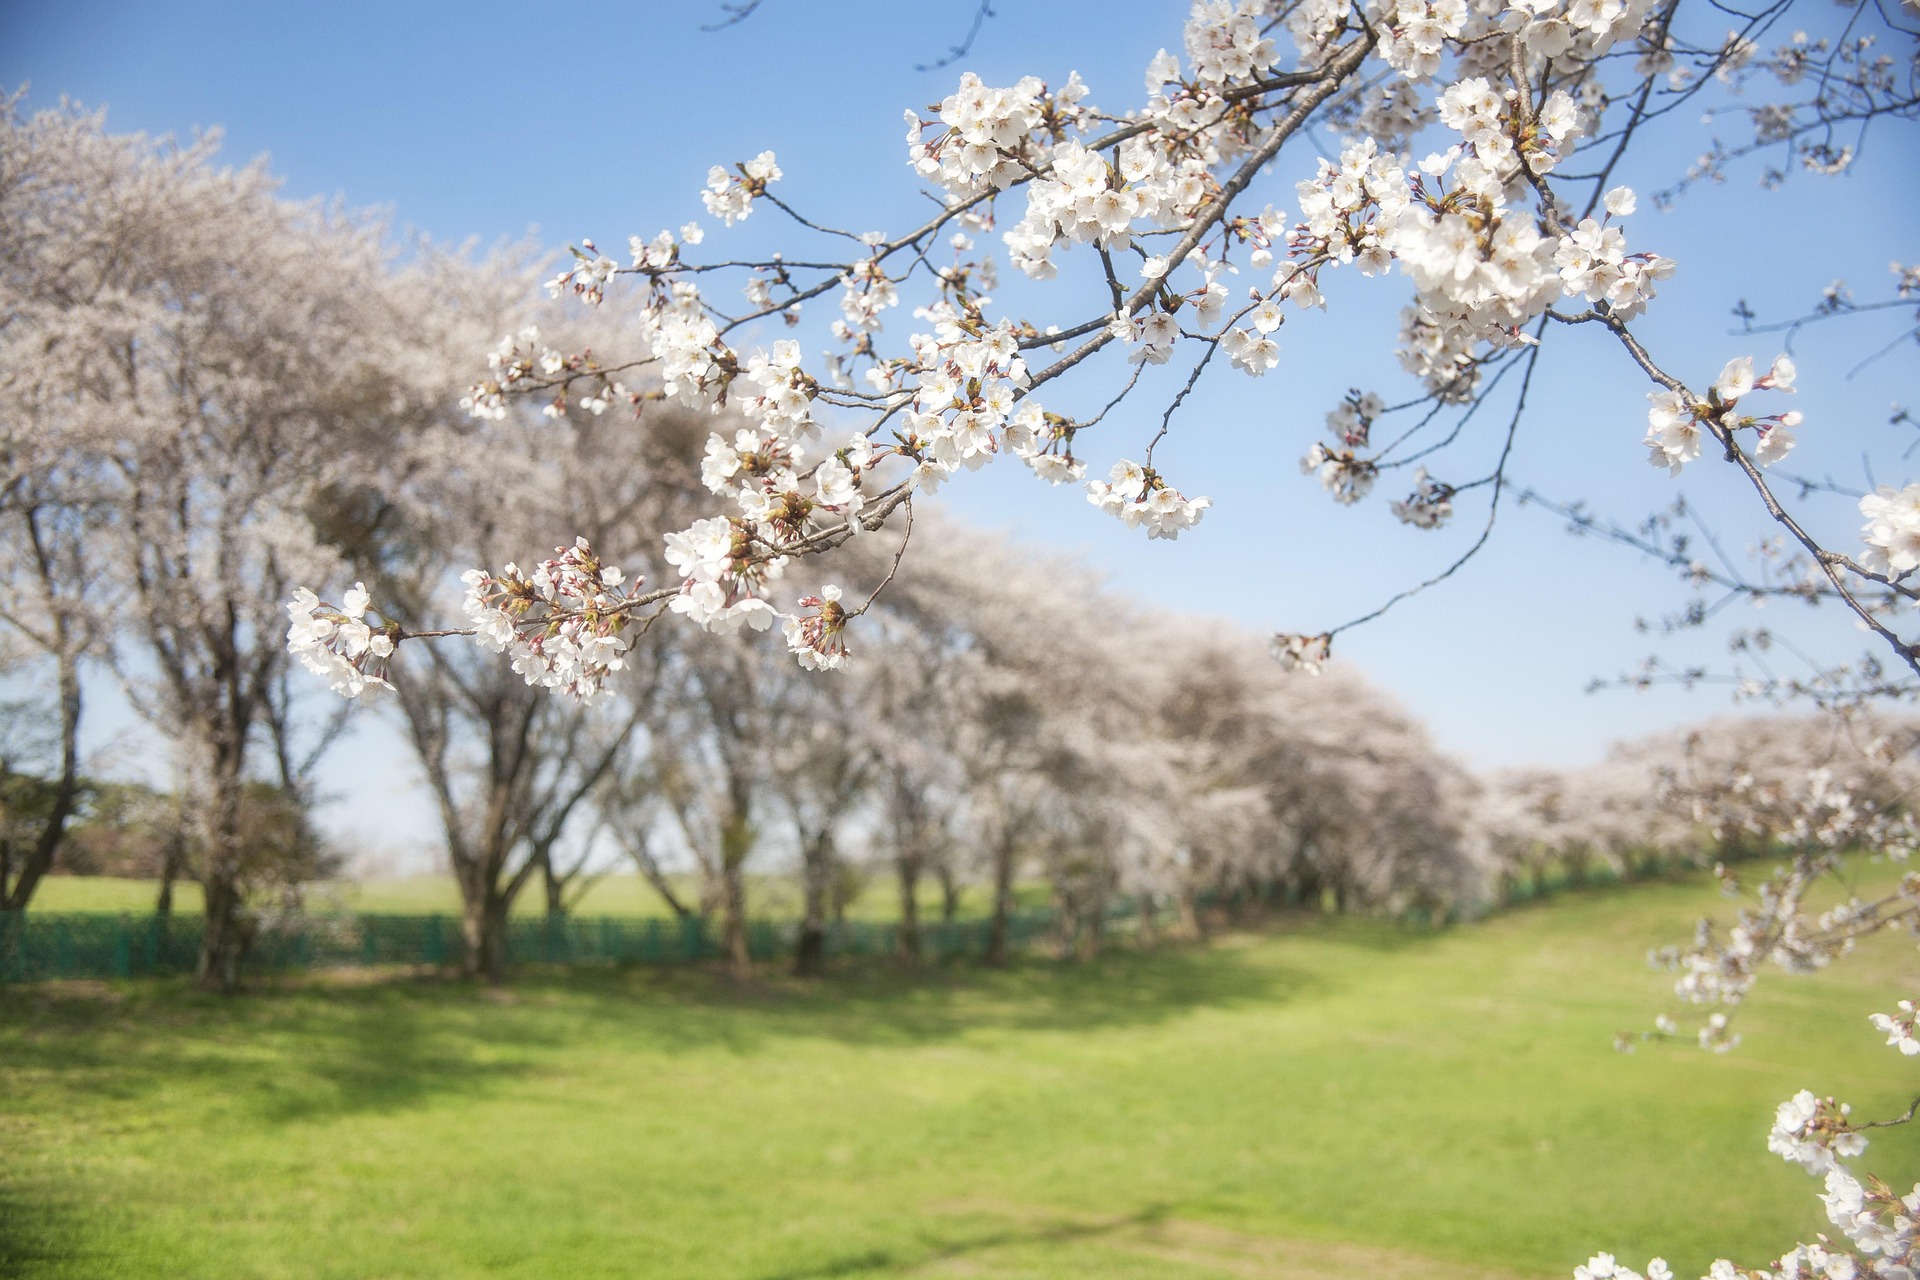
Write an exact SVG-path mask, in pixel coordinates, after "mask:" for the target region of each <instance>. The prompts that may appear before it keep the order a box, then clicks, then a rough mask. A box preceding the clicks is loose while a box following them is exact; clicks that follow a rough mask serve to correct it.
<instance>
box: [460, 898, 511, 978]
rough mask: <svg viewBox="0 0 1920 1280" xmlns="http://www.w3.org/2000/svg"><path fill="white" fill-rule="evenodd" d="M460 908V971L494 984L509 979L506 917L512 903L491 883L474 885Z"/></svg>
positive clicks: (470, 976)
mask: <svg viewBox="0 0 1920 1280" xmlns="http://www.w3.org/2000/svg"><path fill="white" fill-rule="evenodd" d="M471 887H472V888H473V889H475V890H476V891H475V892H470V893H466V894H463V895H462V896H463V897H464V898H465V902H464V903H463V904H462V906H461V911H460V940H461V943H462V949H461V954H460V972H461V973H462V974H464V975H465V976H467V977H469V978H478V979H480V980H481V981H483V982H486V983H488V984H489V985H491V986H499V985H500V984H501V983H503V982H505V981H506V980H507V918H508V914H507V913H508V908H509V907H510V906H511V905H512V904H511V903H509V902H508V901H507V899H506V897H505V895H503V894H501V893H500V892H499V891H498V889H496V888H495V887H494V886H493V885H492V884H486V885H477V886H471Z"/></svg>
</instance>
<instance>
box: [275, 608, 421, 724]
mask: <svg viewBox="0 0 1920 1280" xmlns="http://www.w3.org/2000/svg"><path fill="white" fill-rule="evenodd" d="M370 603H371V600H370V597H369V596H368V595H367V588H366V585H365V584H364V583H359V582H356V583H354V584H353V587H352V589H351V590H349V591H348V592H347V593H346V595H344V596H342V597H341V600H340V605H339V607H338V608H335V607H334V606H333V605H330V604H327V603H325V602H324V601H322V600H321V599H320V597H318V596H316V595H315V594H314V593H313V592H311V591H309V590H307V588H305V587H299V588H296V589H295V591H294V593H293V599H292V600H291V601H289V602H288V604H287V616H288V617H289V618H291V619H292V623H291V625H290V626H288V628H287V648H288V650H289V651H291V652H292V654H293V656H294V657H296V658H298V659H299V660H300V664H301V665H302V666H304V667H306V669H307V670H309V671H311V672H313V673H314V674H315V675H318V676H323V677H325V679H326V681H327V684H328V686H329V687H330V688H331V689H332V690H333V691H334V692H335V693H338V694H340V695H342V696H344V697H348V698H357V697H359V696H360V695H361V694H362V693H367V692H377V691H379V690H382V689H391V688H393V686H392V685H391V684H389V683H388V682H387V660H388V659H389V658H391V657H392V656H393V648H394V637H395V635H396V634H397V631H398V629H397V628H396V627H394V626H392V625H391V624H389V625H387V626H384V627H378V628H376V627H374V626H373V625H372V624H370V623H369V622H368V621H367V608H368V605H369V604H370Z"/></svg>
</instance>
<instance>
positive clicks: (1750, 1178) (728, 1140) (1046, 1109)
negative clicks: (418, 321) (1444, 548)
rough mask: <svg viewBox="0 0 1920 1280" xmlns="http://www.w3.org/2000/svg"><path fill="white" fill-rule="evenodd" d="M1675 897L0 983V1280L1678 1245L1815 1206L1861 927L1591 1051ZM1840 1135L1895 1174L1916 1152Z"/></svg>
mask: <svg viewBox="0 0 1920 1280" xmlns="http://www.w3.org/2000/svg"><path fill="white" fill-rule="evenodd" d="M1719 905H1720V904H1719V903H1718V902H1717V899H1716V898H1715V896H1714V894H1713V893H1712V892H1711V891H1710V890H1709V889H1706V888H1704V887H1702V886H1700V885H1697V884H1695V885H1656V886H1645V887H1635V888H1629V889H1612V890H1598V891H1593V892H1589V893H1586V894H1581V895H1573V896H1568V897H1564V898H1561V899H1560V900H1558V901H1556V902H1553V903H1551V904H1550V905H1544V906H1539V907H1534V908H1530V909H1524V910H1518V911H1514V912H1510V913H1507V914H1505V915H1501V916H1498V917H1495V918H1493V919H1491V920H1488V921H1485V922H1483V923H1480V924H1477V925H1473V926H1466V927H1461V928H1457V929H1454V930H1451V931H1448V932H1445V933H1440V934H1434V933H1421V932H1415V931H1408V930H1401V929H1397V928H1394V927H1392V926H1385V925H1379V924H1375V923H1370V922H1366V921H1339V920H1331V921H1330V920H1320V919H1301V920H1297V921H1293V922H1290V923H1283V924H1281V925H1278V926H1276V927H1273V928H1270V929H1265V930H1262V931H1258V932H1251V933H1244V934H1238V935H1233V936H1229V937H1226V938H1223V939H1221V940H1219V941H1216V942H1215V943H1213V944H1212V945H1210V946H1207V947H1204V948H1197V947H1196V948H1168V949H1164V950H1160V951H1157V952H1149V953H1122V954H1114V955H1110V956H1108V957H1106V958H1105V959H1103V960H1101V961H1099V962H1097V963H1094V964H1088V965H1078V966H1075V965H1058V964H1054V963H1050V962H1046V961H1040V960H1029V961H1026V962H1024V963H1022V964H1021V965H1020V966H1018V967H1016V968H1014V969H1012V970H1010V971H1007V972H1002V973H983V972H981V971H978V970H976V969H971V968H964V967H955V968H949V969H938V970H934V971H930V972H925V973H920V974H908V973H902V972H901V971H899V970H897V969H894V968H892V967H890V966H886V965H868V966H865V967H860V968H849V969H846V970H844V971H842V972H840V973H839V974H837V975H835V976H833V977H831V978H829V979H827V980H825V981H823V982H821V983H819V984H817V985H804V984H800V983H797V982H794V981H792V980H790V979H786V978H781V977H775V976H769V977H768V978H767V979H765V980H764V981H763V982H762V983H760V984H758V985H756V986H753V987H750V988H744V989H743V988H738V987H736V986H734V985H732V984H730V983H729V982H727V981H726V980H724V979H723V978H720V977H718V976H715V975H711V974H708V973H704V972H697V971H659V972H651V971H631V972H616V971H610V970H600V971H591V970H580V971H575V972H572V973H546V974H525V975H522V976H521V978H520V980H519V981H517V982H516V983H515V984H514V986H513V987H512V988H511V989H509V990H507V991H504V992H488V991H482V990H475V989H472V988H469V987H465V986H461V985H457V984H454V983H450V982H443V981H437V980H427V979H414V978H398V977H396V978H390V979H387V980H379V981H368V980H365V979H364V978H363V979H359V980H353V981H349V980H347V979H344V978H334V979H312V980H307V981H303V982H293V983H289V984H287V985H281V986H275V987H273V988H271V989H268V990H264V991H260V992H257V993H254V994H251V995H248V996H245V997H242V998H239V999H235V1000H225V1001H223V1000H217V999H212V998H208V997H202V996H199V995H197V994H194V993H192V992H191V991H189V990H188V989H187V988H186V987H185V986H183V985H180V984H175V983H165V982H139V983H134V984H126V985H95V984H90V985H86V986H84V987H82V986H76V987H74V988H69V989H56V988H36V989H11V990H9V989H4V988H0V1276H33V1277H42V1276H46V1277H52V1276H61V1277H78V1276H167V1277H202V1276H204V1277H269V1276H271V1277H281V1276H284V1277H343V1278H344V1277H356V1278H357V1277H402V1276H406V1277H413V1276H460V1277H489V1278H493V1277H527V1278H529V1280H531V1278H535V1277H538V1278H541V1280H546V1278H549V1277H561V1278H573V1277H679V1276H714V1277H740V1278H742V1280H827V1278H830V1277H881V1276H907V1275H929V1276H946V1275H955V1276H958V1275H973V1276H1004V1277H1012V1276H1021V1277H1038V1276H1073V1277H1081V1276H1086V1277H1093V1276H1099V1277H1145V1276H1153V1277H1172V1278H1185V1277H1203V1276H1204V1277H1226V1276H1265V1275H1287V1276H1313V1277H1317V1276H1326V1277H1333V1276H1406V1277H1411V1276H1444V1277H1468V1276H1496V1275H1497V1276H1505V1275H1542V1276H1552V1275H1559V1276H1565V1275H1567V1274H1569V1273H1570V1271H1571V1269H1572V1267H1573V1266H1574V1264H1576V1263H1578V1262H1580V1261H1583V1260H1584V1259H1585V1258H1586V1257H1587V1255H1588V1254H1589V1253H1590V1252H1591V1251H1593V1250H1595V1249H1608V1250H1612V1251H1614V1252H1617V1253H1619V1254H1621V1255H1622V1256H1623V1257H1626V1258H1628V1259H1631V1260H1632V1261H1633V1262H1635V1263H1636V1264H1639V1265H1644V1263H1645V1261H1646V1258H1647V1255H1648V1254H1650V1253H1652V1252H1655V1251H1659V1252H1662V1253H1664V1254H1665V1256H1666V1257H1667V1258H1669V1259H1670V1260H1672V1261H1673V1262H1674V1263H1675V1266H1676V1271H1677V1272H1678V1273H1679V1274H1680V1275H1682V1276H1683V1277H1685V1276H1694V1275H1699V1274H1700V1272H1701V1270H1702V1269H1704V1266H1705V1264H1706V1263H1707V1262H1708V1261H1709V1260H1710V1259H1711V1258H1712V1257H1713V1256H1714V1254H1715V1253H1717V1252H1723V1251H1732V1252H1734V1254H1735V1256H1737V1257H1742V1258H1744V1259H1745V1260H1748V1261H1751V1262H1760V1261H1764V1260H1766V1259H1768V1258H1770V1257H1771V1256H1772V1255H1773V1253H1774V1252H1775V1251H1777V1250H1778V1249H1779V1248H1781V1247H1783V1246H1784V1245H1786V1244H1787V1243H1789V1242H1790V1241H1791V1240H1792V1239H1794V1238H1796V1237H1797V1236H1799V1235H1803V1234H1806V1233H1809V1232H1811V1231H1814V1230H1818V1229H1820V1227H1821V1226H1822V1225H1823V1222H1824V1215H1822V1214H1821V1213H1820V1211H1819V1206H1818V1203H1817V1202H1816V1201H1815V1199H1814V1192H1815V1191H1816V1190H1817V1183H1816V1182H1815V1181H1814V1180H1813V1179H1811V1178H1809V1177H1807V1176H1806V1175H1805V1174H1804V1173H1801V1172H1800V1171H1799V1170H1797V1169H1795V1168H1792V1167H1790V1166H1788V1165H1786V1164H1785V1163H1784V1162H1782V1161H1781V1160H1779V1159H1778V1158H1777V1157H1774V1156H1771V1155H1768V1154H1767V1152H1766V1150H1765V1134H1766V1130H1767V1126H1768V1123H1769V1120H1770V1117H1771V1114H1772V1110H1773V1106H1774V1104H1775V1103H1776V1102H1778V1101H1779V1100H1780V1099H1782V1098H1784V1097H1786V1096H1787V1095H1789V1094H1790V1093H1792V1092H1793V1091H1794V1090H1795V1089H1797V1088H1800V1087H1803V1086H1804V1087H1811V1088H1814V1089H1816V1090H1818V1091H1819V1092H1821V1093H1827V1092H1832V1093H1836V1094H1838V1095H1839V1096H1841V1097H1843V1098H1846V1099H1849V1100H1851V1101H1852V1102H1853V1103H1854V1104H1855V1106H1856V1109H1857V1110H1858V1111H1859V1112H1860V1113H1862V1114H1869V1115H1870V1114H1887V1113H1891V1112H1893V1111H1896V1110H1898V1109H1899V1108H1900V1107H1902V1106H1904V1105H1905V1103H1906V1102H1907V1101H1908V1100H1909V1099H1910V1098H1911V1097H1912V1096H1913V1094H1914V1092H1915V1090H1914V1076H1915V1071H1914V1066H1913V1064H1912V1062H1911V1061H1909V1060H1903V1059H1901V1058H1899V1057H1898V1056H1897V1055H1896V1054H1894V1053H1893V1052H1892V1051H1891V1050H1888V1049H1885V1048H1883V1047H1880V1045H1879V1040H1880V1037H1878V1036H1876V1035H1874V1034H1873V1032H1872V1031H1871V1029H1870V1028H1869V1027H1868V1025H1867V1022H1866V1015H1867V1014H1868V1013H1869V1012H1872V1011H1874V1010H1876V1009H1884V1008H1887V1007H1889V1006H1890V1005H1891V1003H1892V1001H1893V1000H1894V999H1895V998H1897V997H1898V996H1900V995H1904V994H1911V993H1912V980H1913V977H1914V967H1915V966H1914V963H1913V960H1914V957H1913V953H1912V951H1911V947H1910V944H1909V945H1908V946H1907V947H1905V948H1903V947H1901V946H1900V945H1898V944H1897V943H1894V942H1892V941H1891V940H1889V941H1888V943H1887V944H1886V945H1883V946H1875V947H1873V948H1870V949H1868V951H1867V952H1866V953H1865V954H1863V955H1861V956H1859V957H1856V958H1855V959H1853V960H1851V961H1849V962H1848V963H1847V964H1845V965H1843V966H1841V967H1840V968H1838V969H1836V970H1834V971H1832V972H1829V973H1826V974H1822V975H1818V976H1815V977H1812V978H1787V977H1774V976H1769V978H1768V979H1767V980H1766V982H1765V983H1763V985H1762V988H1761V990H1760V992H1759V993H1758V994H1757V996H1756V997H1755V998H1754V999H1753V1001H1752V1002H1751V1003H1750V1006H1749V1008H1748V1009H1747V1010H1746V1011H1745V1012H1744V1013H1743V1014H1742V1017H1741V1023H1742V1029H1743V1031H1744V1032H1745V1034H1746V1038H1747V1039H1746V1044H1745V1045H1744V1046H1743V1047H1742V1048H1740V1049H1739V1050H1736V1051H1735V1052H1734V1053H1733V1054H1732V1055H1730V1056H1725V1057H1719V1056H1711V1055H1707V1054H1703V1053H1701V1052H1699V1051H1698V1050H1695V1049H1691V1048H1686V1047H1682V1046H1657V1047H1653V1048H1649V1049H1644V1050H1642V1051H1641V1052H1639V1053H1637V1054H1634V1055H1631V1056H1625V1055H1621V1054H1617V1053H1615V1052H1613V1051H1612V1050H1611V1049H1610V1048H1609V1039H1610V1037H1611V1034H1612V1033H1613V1032H1614V1031H1615V1030H1617V1029H1620V1028H1623V1027H1630V1026H1644V1025H1647V1024H1648V1023H1649V1022H1650V1021H1651V1018H1652V1016H1653V1014H1654V1013H1656V1012H1658V1011H1659V1010H1660V1009H1662V1008H1664V1007H1665V1004H1664V1001H1663V996H1664V993H1665V990H1666V983H1665V980H1664V979H1663V978H1662V977H1661V976H1660V975H1656V974H1653V973H1651V972H1649V971H1648V970H1647V969H1646V967H1645V965H1644V956H1645V953H1646V950H1647V948H1648V947H1649V946H1650V945H1653V944H1655V943H1660V942H1666V941H1672V940H1677V939H1680V938H1682V937H1683V936H1684V935H1685V933H1686V931H1687V926H1688V924H1689V923H1690V921H1691V919H1692V918H1693V916H1694V915H1696V914H1697V913H1698V912H1700V911H1701V910H1714V909H1716V908H1717V907H1719ZM1916 1136H1920V1135H1911V1134H1909V1133H1907V1132H1906V1131H1899V1132H1895V1133H1892V1134H1890V1135H1886V1136H1882V1137H1877V1138H1876V1139H1875V1144H1874V1148H1873V1149H1872V1150H1871V1151H1870V1152H1869V1162H1868V1164H1869V1167H1871V1168H1874V1169H1876V1170H1877V1171H1879V1172H1881V1173H1883V1174H1885V1175H1887V1176H1889V1177H1890V1178H1892V1179H1894V1180H1895V1181H1898V1180H1899V1179H1901V1178H1903V1177H1904V1178H1905V1179H1906V1180H1907V1181H1908V1182H1911V1181H1912V1180H1913V1179H1914V1178H1915V1176H1916V1175H1917V1174H1920V1142H1917V1141H1916V1140H1915V1138H1916Z"/></svg>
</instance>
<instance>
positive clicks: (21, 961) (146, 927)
mask: <svg viewBox="0 0 1920 1280" xmlns="http://www.w3.org/2000/svg"><path fill="white" fill-rule="evenodd" d="M1115 906H1116V910H1115V911H1113V912H1112V913H1110V914H1111V916H1112V918H1113V919H1114V920H1115V921H1116V922H1118V921H1124V920H1127V919H1132V918H1134V917H1135V916H1137V912H1138V909H1137V907H1135V906H1134V904H1132V903H1126V904H1115ZM991 927H992V926H991V924H990V922H988V921H986V920H964V921H935V922H930V923H925V924H922V925H921V926H920V950H921V954H922V955H924V956H926V957H928V958H930V959H946V958H948V957H952V956H959V955H966V954H980V953H983V952H984V951H985V950H986V946H987V940H988V935H989V932H990V930H991ZM201 928H202V922H201V920H200V919H199V918H198V917H195V916H129V915H121V916H103V915H81V914H58V915H56V914H49V913H45V912H34V911H29V912H16V913H11V914H5V913H0V982H38V981H42V980H45V979H49V978H130V977H136V976H141V975H146V974H178V973H192V972H193V971H194V966H195V964H196V963H197V962H198V960H199V955H200V937H201ZM1056 930H1057V922H1056V917H1055V914H1054V913H1053V912H1052V911H1051V910H1049V909H1044V908H1043V909H1039V910H1031V911H1023V912H1019V913H1017V914H1015V915H1013V916H1011V917H1009V918H1008V921H1007V932H1008V939H1007V940H1008V942H1009V944H1011V945H1012V946H1014V947H1016V948H1023V947H1027V946H1031V945H1032V944H1033V942H1034V940H1035V939H1036V938H1040V937H1043V936H1046V937H1051V936H1053V935H1054V934H1055V932H1056ZM798 934H799V925H798V924H797V923H791V922H776V921H771V920H757V921H754V922H752V923H751V924H750V925H749V926H748V929H747V949H748V951H749V952H750V953H751V954H752V956H753V958H754V959H756V960H775V959H778V958H781V957H783V956H787V955H790V954H792V952H793V950H794V947H795V945H796V943H797V941H798ZM898 944H899V926H898V925H897V924H882V923H874V922H869V921H845V922H842V923H838V924H834V925H830V926H829V927H828V929H827V933H826V952H827V954H828V955H850V956H880V955H890V954H892V953H893V952H894V950H895V948H896V947H897V946H898ZM460 951H461V939H460V922H459V920H458V919H457V918H455V917H452V916H445V915H427V916H394V915H316V916H306V917H300V918H297V919H294V920H290V921H285V922H274V923H263V924H262V925H261V926H260V927H259V928H258V930H257V932H256V934H255V936H254V939H253V942H252V945H251V946H250V947H249V949H248V951H247V959H246V964H247V967H248V968H249V969H252V970H256V971H262V972H285V971H288V970H298V969H322V968H350V967H356V966H366V965H427V966H438V965H449V964H454V963H457V962H458V961H459V959H460ZM721 954H722V951H721V941H720V935H719V930H718V928H717V926H715V925H713V924H705V925H703V923H702V922H701V921H700V920H698V919H694V918H690V919H687V920H662V919H644V920H635V919H613V918H606V917H600V918H584V917H573V916H564V917H551V918H550V917H538V916H535V917H526V918H515V919H513V920H511V921H510V922H509V923H508V926H507V956H508V959H509V961H510V962H511V963H514V964H523V963H529V962H531V963H541V964H578V963H591V962H618V963H626V964H686V963H691V962H693V961H697V960H705V959H712V958H715V957H718V956H719V955H721Z"/></svg>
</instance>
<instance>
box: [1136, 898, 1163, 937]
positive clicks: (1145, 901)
mask: <svg viewBox="0 0 1920 1280" xmlns="http://www.w3.org/2000/svg"><path fill="white" fill-rule="evenodd" d="M1139 901H1140V906H1139V920H1140V923H1139V925H1138V927H1136V928H1135V929H1134V932H1133V936H1134V940H1135V941H1136V942H1138V943H1139V944H1140V945H1141V946H1142V947H1151V946H1152V945H1153V944H1154V943H1155V942H1157V941H1159V937H1160V926H1159V925H1158V924H1156V923H1155V922H1154V919H1153V894H1152V893H1151V892H1149V891H1147V890H1144V889H1143V890H1141V892H1140V899H1139Z"/></svg>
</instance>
